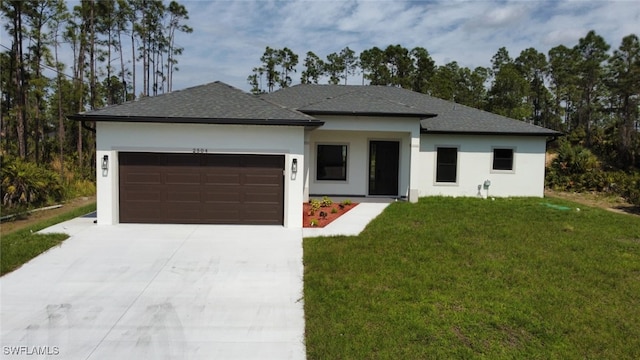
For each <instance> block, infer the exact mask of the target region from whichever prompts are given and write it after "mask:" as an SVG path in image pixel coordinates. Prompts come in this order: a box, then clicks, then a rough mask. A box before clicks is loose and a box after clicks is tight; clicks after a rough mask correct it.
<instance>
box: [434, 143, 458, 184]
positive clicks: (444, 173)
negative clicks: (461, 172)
mask: <svg viewBox="0 0 640 360" xmlns="http://www.w3.org/2000/svg"><path fill="white" fill-rule="evenodd" d="M437 151H438V154H437V166H436V182H448V183H455V182H456V181H457V175H458V148H452V147H439V148H438V149H437Z"/></svg>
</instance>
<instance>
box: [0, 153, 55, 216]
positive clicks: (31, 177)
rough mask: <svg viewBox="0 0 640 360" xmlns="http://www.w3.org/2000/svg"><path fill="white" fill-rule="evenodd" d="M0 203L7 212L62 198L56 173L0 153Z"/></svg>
mask: <svg viewBox="0 0 640 360" xmlns="http://www.w3.org/2000/svg"><path fill="white" fill-rule="evenodd" d="M0 178H1V179H2V186H1V190H2V205H3V207H5V210H6V209H9V212H11V211H12V209H13V210H15V209H21V208H28V207H37V206H41V205H45V204H47V203H50V202H57V201H60V200H62V199H63V198H64V191H63V188H62V186H61V185H60V178H59V176H58V174H56V173H54V172H53V171H50V170H48V169H45V168H43V167H41V166H38V165H36V164H34V163H30V162H26V161H23V160H20V159H17V158H13V157H8V156H2V168H1V169H0Z"/></svg>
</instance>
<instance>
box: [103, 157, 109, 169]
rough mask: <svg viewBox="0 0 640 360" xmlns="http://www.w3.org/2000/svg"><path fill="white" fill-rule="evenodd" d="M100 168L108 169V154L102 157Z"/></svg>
mask: <svg viewBox="0 0 640 360" xmlns="http://www.w3.org/2000/svg"><path fill="white" fill-rule="evenodd" d="M102 170H103V171H107V170H109V155H105V156H103V157H102Z"/></svg>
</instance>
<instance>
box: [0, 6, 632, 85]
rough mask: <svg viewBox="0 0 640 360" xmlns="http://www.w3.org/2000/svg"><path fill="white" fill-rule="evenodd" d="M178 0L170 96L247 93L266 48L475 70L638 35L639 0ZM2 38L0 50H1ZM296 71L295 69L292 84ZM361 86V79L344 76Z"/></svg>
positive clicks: (614, 45) (616, 44) (6, 41)
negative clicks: (183, 27)
mask: <svg viewBox="0 0 640 360" xmlns="http://www.w3.org/2000/svg"><path fill="white" fill-rule="evenodd" d="M168 1H169V0H165V2H166V3H168ZM178 1H179V2H180V3H181V4H183V5H185V7H186V8H187V10H188V12H189V16H190V19H189V20H188V24H189V26H191V27H192V28H193V29H194V32H193V33H191V34H180V35H178V38H177V42H178V44H179V45H180V46H183V47H184V53H183V55H182V56H181V57H180V58H179V59H178V60H179V64H178V67H179V69H180V70H179V71H177V72H175V73H174V77H173V84H174V85H173V90H180V89H184V88H187V87H191V86H195V85H200V84H205V83H209V82H212V81H216V80H220V81H223V82H226V83H228V84H230V85H232V86H235V87H238V88H240V89H243V90H246V91H248V90H249V89H250V86H249V85H248V83H247V76H248V75H250V74H251V69H252V68H254V67H256V66H259V65H260V56H261V55H262V54H263V53H264V50H265V47H266V46H270V47H272V48H283V47H289V48H290V49H292V50H293V51H294V52H295V53H296V54H298V56H299V62H300V64H302V62H303V60H304V57H305V54H306V52H307V51H313V52H315V53H316V54H317V55H318V56H320V57H322V58H325V57H326V56H327V55H328V54H330V53H332V52H339V51H340V50H342V49H343V48H345V47H347V46H348V47H349V48H351V49H352V50H354V51H355V52H356V53H357V54H359V53H360V52H361V51H363V50H366V49H370V48H372V47H373V46H378V47H381V48H384V47H386V46H387V45H390V44H400V45H402V46H404V47H406V48H408V49H411V48H413V47H416V46H421V47H424V48H426V49H427V50H428V51H429V53H430V54H431V57H432V58H433V59H434V60H435V62H436V64H437V65H444V64H446V63H447V62H450V61H457V62H458V64H460V65H461V66H466V67H469V68H475V67H476V66H490V62H491V57H492V56H493V55H494V54H495V53H496V51H497V50H498V49H499V48H500V47H502V46H504V47H506V48H507V50H508V51H509V53H510V55H511V56H512V57H514V58H515V57H517V56H518V55H519V54H520V52H521V51H522V50H524V49H526V48H529V47H533V48H535V49H537V50H538V51H541V52H543V53H545V54H546V53H547V52H548V51H549V49H551V48H553V47H555V46H557V45H560V44H563V45H565V46H568V47H573V46H574V45H576V44H577V43H578V40H579V39H580V38H581V37H584V36H585V35H586V34H587V32H588V31H589V30H595V31H596V32H597V33H598V34H599V35H601V36H603V37H604V38H605V40H606V41H607V42H608V43H609V44H610V45H611V47H612V50H613V49H616V48H618V47H619V45H620V42H621V40H622V38H623V37H624V36H626V35H629V34H631V33H635V34H638V35H640V0H615V1H611V0H607V1H605V0H588V1H566V0H559V1H546V0H519V1H515V0H513V1H511V0H476V1H457V0H441V1H392V0H373V1H371V0H369V1H365V0H343V1H340V0H310V1H273V0H235V1H232V0H225V1H221V0H178ZM76 3H77V1H76V0H70V1H69V4H68V5H69V7H70V8H71V7H73V5H75V4H76ZM2 35H3V36H2V44H3V45H6V46H10V39H9V38H8V37H6V36H4V35H5V34H4V32H3V34H2ZM63 50H65V51H67V52H68V54H61V58H62V59H63V60H64V59H65V58H66V59H69V61H66V62H67V63H68V64H70V63H71V61H70V59H71V58H72V54H71V50H70V49H63ZM67 72H70V71H69V70H68V71H67ZM301 72H302V66H301V65H299V66H298V71H297V73H295V74H293V76H292V77H293V79H294V83H298V82H299V80H300V73H301ZM141 81H142V80H141V79H139V80H138V82H139V83H141ZM325 82H326V81H325ZM361 83H362V78H361V77H356V78H354V79H350V80H349V84H361Z"/></svg>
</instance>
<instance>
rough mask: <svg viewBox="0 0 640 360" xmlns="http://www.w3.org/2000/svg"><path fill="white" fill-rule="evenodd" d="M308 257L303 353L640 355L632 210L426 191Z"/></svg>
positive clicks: (639, 288) (638, 236) (639, 245)
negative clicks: (626, 212)
mask: <svg viewBox="0 0 640 360" xmlns="http://www.w3.org/2000/svg"><path fill="white" fill-rule="evenodd" d="M578 207H579V208H580V211H578V210H576V208H578ZM304 265H305V276H304V303H305V305H304V306H305V316H306V346H307V355H308V358H309V359H425V358H429V359H430V358H433V359H448V358H487V359H514V358H525V359H585V358H592V359H638V358H640V321H639V319H640V218H639V217H636V216H632V215H624V214H623V215H621V214H614V213H611V212H608V211H606V210H601V209H595V208H587V207H583V206H582V205H576V204H573V203H570V202H566V201H562V200H558V199H496V200H495V201H491V200H481V199H472V198H466V199H465V198H458V199H454V198H438V197H432V198H423V199H420V202H419V203H417V204H410V203H401V202H398V203H393V204H391V205H390V206H389V207H388V208H387V209H386V210H385V212H384V213H383V214H382V215H381V216H379V217H378V218H377V219H376V220H374V221H373V222H372V223H371V224H369V226H368V227H367V228H366V229H365V231H364V232H363V233H362V234H361V235H360V236H357V237H333V238H309V239H305V240H304Z"/></svg>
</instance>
